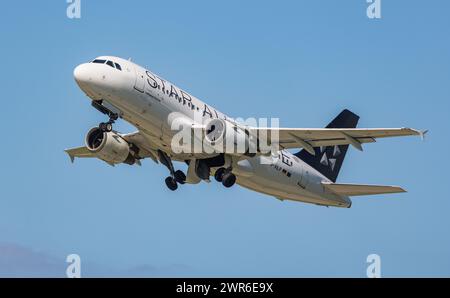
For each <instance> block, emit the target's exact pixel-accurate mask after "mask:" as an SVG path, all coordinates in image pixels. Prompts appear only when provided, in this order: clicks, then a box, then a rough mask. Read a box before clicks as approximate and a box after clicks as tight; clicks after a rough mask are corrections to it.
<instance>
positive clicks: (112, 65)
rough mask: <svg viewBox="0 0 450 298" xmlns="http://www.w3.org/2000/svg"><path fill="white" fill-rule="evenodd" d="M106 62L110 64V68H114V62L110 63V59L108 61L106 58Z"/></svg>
mask: <svg viewBox="0 0 450 298" xmlns="http://www.w3.org/2000/svg"><path fill="white" fill-rule="evenodd" d="M106 64H108V65H109V66H111V67H112V68H115V67H114V63H112V61H109V60H108V61H106Z"/></svg>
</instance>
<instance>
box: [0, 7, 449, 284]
mask: <svg viewBox="0 0 450 298" xmlns="http://www.w3.org/2000/svg"><path fill="white" fill-rule="evenodd" d="M66 7H67V4H66V2H65V1H62V0H60V1H29V2H28V3H24V2H19V1H13V2H8V3H5V4H3V5H2V18H1V19H0V25H1V26H0V34H1V35H0V36H1V40H2V47H0V54H1V57H3V60H2V69H3V71H2V72H0V82H1V86H2V110H3V111H4V112H3V113H2V117H1V118H0V125H1V127H2V129H3V141H2V146H1V147H0V152H1V156H2V157H3V161H2V165H1V167H0V181H1V182H0V183H1V187H0V276H64V274H65V267H66V264H65V263H64V261H65V258H66V256H67V255H69V254H71V253H77V254H79V255H80V257H81V260H82V275H83V276H269V277H272V276H289V277H302V276H354V277H364V276H365V273H366V267H367V264H366V257H367V255H369V254H372V253H377V254H379V255H380V257H381V261H382V267H381V269H382V275H383V276H449V275H450V239H449V237H448V227H449V225H450V217H449V216H448V214H449V211H450V196H449V190H448V189H447V187H446V186H447V185H448V183H449V178H448V170H449V168H450V162H449V159H448V158H447V157H446V151H445V150H446V148H448V147H449V146H450V141H449V138H448V137H447V136H448V129H449V125H448V118H449V116H450V114H449V113H450V104H449V101H450V84H449V79H450V73H449V70H450V40H449V38H448V36H449V33H450V32H449V30H450V19H449V18H448V11H449V9H450V4H449V3H448V1H438V0H434V1H406V0H402V1H400V0H397V1H385V0H383V1H382V19H381V20H370V19H368V18H367V17H366V7H367V4H366V1H365V0H352V1H333V0H327V1H325V0H323V1H313V0H310V1H278V2H273V1H234V0H230V1H221V2H220V3H219V1H87V0H82V7H81V9H82V11H81V19H79V20H71V19H68V18H67V17H66ZM100 55H117V56H121V57H124V58H128V57H132V59H133V60H134V61H135V62H137V63H139V64H141V65H143V66H146V67H148V68H150V69H151V70H152V71H154V72H155V73H157V74H159V75H161V76H163V77H164V78H166V79H169V80H170V81H172V82H174V83H175V84H177V85H178V86H180V87H182V88H184V89H186V90H188V91H189V92H190V93H192V94H194V95H195V96H197V97H199V98H201V99H202V100H204V101H206V102H208V103H210V104H211V105H213V106H214V107H216V108H218V109H220V110H221V111H222V112H224V113H226V114H228V115H230V116H234V117H244V118H247V117H279V118H280V122H281V123H280V124H281V125H282V126H289V127H322V126H324V125H326V124H327V123H328V122H329V120H330V119H332V118H333V117H334V116H335V115H336V114H338V113H339V112H340V111H341V110H342V109H343V108H349V109H350V110H352V111H354V112H355V113H357V114H359V115H360V117H361V120H360V123H359V125H360V127H402V126H408V127H414V128H420V129H429V130H430V133H429V135H428V137H427V139H426V140H425V141H424V142H421V141H420V139H419V138H399V139H389V140H388V139H385V140H380V141H379V142H378V143H376V144H369V145H366V146H365V147H364V149H365V150H364V152H362V153H361V152H358V151H355V150H350V151H349V153H348V155H347V158H346V161H345V163H344V165H343V168H342V170H341V174H340V176H339V178H338V181H340V182H355V183H373V184H397V185H401V186H403V187H405V188H406V189H407V190H408V191H409V192H408V193H407V194H399V195H386V196H377V197H358V198H355V199H354V204H353V207H352V208H351V209H335V208H324V207H318V206H313V205H306V204H302V203H295V202H279V201H277V200H275V199H273V198H271V197H268V196H264V195H262V194H258V193H254V192H251V191H249V190H246V189H243V188H240V187H234V188H232V189H225V188H224V187H222V186H221V185H220V184H218V183H210V184H206V183H202V184H201V185H197V186H189V185H188V186H183V187H180V188H179V190H178V191H176V192H171V191H169V190H167V188H166V186H165V185H164V178H165V177H166V176H167V169H165V168H164V167H162V166H159V165H156V164H155V163H153V162H152V161H151V160H148V161H144V163H143V166H142V167H130V166H127V165H123V166H117V167H115V168H111V167H109V166H108V165H106V164H105V163H103V162H100V161H97V160H78V161H77V162H76V163H75V164H73V165H72V164H71V163H70V161H69V158H68V157H67V156H66V155H65V153H64V151H63V150H64V149H65V148H67V147H73V146H78V145H81V144H82V143H83V139H84V135H85V133H86V132H87V130H88V129H89V128H90V127H92V126H95V125H97V124H98V122H100V121H102V120H104V117H103V116H102V115H101V114H100V113H98V112H97V111H95V110H94V109H93V108H92V107H90V105H89V100H88V98H86V97H85V96H84V95H83V93H82V92H81V91H80V90H79V89H78V88H77V86H76V84H75V82H74V80H73V74H72V72H73V69H74V67H75V66H76V65H77V64H80V63H82V62H85V61H88V60H90V59H92V58H94V57H96V56H100ZM116 128H118V129H119V130H120V131H122V132H130V131H132V130H133V128H132V127H131V126H129V125H127V124H126V123H123V122H120V123H118V124H117V125H116Z"/></svg>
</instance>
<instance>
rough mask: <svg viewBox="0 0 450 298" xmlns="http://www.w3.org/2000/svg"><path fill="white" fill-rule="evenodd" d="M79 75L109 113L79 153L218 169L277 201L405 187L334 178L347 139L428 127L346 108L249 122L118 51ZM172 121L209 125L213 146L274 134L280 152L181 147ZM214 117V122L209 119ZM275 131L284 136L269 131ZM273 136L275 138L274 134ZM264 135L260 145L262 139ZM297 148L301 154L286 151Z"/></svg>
mask: <svg viewBox="0 0 450 298" xmlns="http://www.w3.org/2000/svg"><path fill="white" fill-rule="evenodd" d="M74 77H75V80H76V82H77V84H78V86H79V87H80V88H81V89H82V90H83V91H84V93H85V94H86V95H87V96H88V97H89V98H90V99H91V103H92V106H93V107H95V108H96V109H97V110H99V111H100V112H102V113H104V114H106V115H107V116H108V117H109V121H107V122H104V123H100V125H99V126H98V127H94V128H92V129H91V130H89V132H88V133H87V135H86V138H85V146H83V147H78V148H72V149H67V150H66V152H67V153H68V154H69V156H70V158H71V160H72V162H73V161H74V158H75V157H96V158H99V159H101V160H103V161H105V162H107V163H108V164H110V165H113V166H114V165H115V164H120V163H126V164H129V165H133V164H138V165H140V164H141V163H140V160H141V159H144V158H147V157H149V158H151V159H153V161H155V162H156V163H158V162H161V163H162V164H163V165H165V166H166V167H167V168H168V169H169V171H170V176H169V177H167V178H166V180H165V182H166V185H167V187H168V188H169V189H171V190H175V189H177V187H178V184H185V183H188V184H196V183H199V182H201V181H202V180H203V181H207V182H209V181H210V180H209V178H210V176H211V175H214V177H215V179H216V180H217V181H218V182H221V183H222V184H223V186H225V187H231V186H233V185H234V184H235V183H237V184H239V185H241V186H243V187H246V188H249V189H252V190H254V191H257V192H260V193H264V194H267V195H270V196H273V197H275V198H277V199H279V200H285V199H286V200H294V201H301V202H306V203H312V204H317V205H322V206H335V207H346V208H349V207H350V206H351V204H352V201H351V200H350V198H349V197H351V196H360V195H373V194H386V193H397V192H404V190H403V189H402V188H401V187H397V186H383V185H361V184H342V183H336V178H337V176H338V174H339V170H340V168H341V166H342V163H343V161H344V157H345V154H346V152H347V149H348V147H349V145H351V146H352V147H355V148H356V149H358V150H362V144H363V143H372V142H375V140H376V139H377V138H384V137H397V136H410V135H419V136H422V137H423V135H424V134H425V132H426V131H419V130H415V129H410V128H370V129H362V128H355V127H356V125H357V122H358V120H359V117H358V116H357V115H355V114H354V113H352V112H350V111H348V110H344V111H342V112H341V113H340V114H339V115H338V116H337V117H336V118H335V119H334V120H333V121H331V122H330V124H328V126H327V127H326V128H267V127H248V126H243V125H241V124H240V123H238V122H236V121H234V120H233V119H231V118H229V117H227V116H226V115H224V114H222V113H220V112H219V111H218V110H216V109H214V108H213V107H212V106H210V105H208V104H206V103H204V102H202V101H201V100H199V99H197V98H196V97H194V96H192V95H190V94H189V93H188V92H186V91H185V90H183V89H181V88H179V87H177V86H175V85H173V84H172V83H170V82H169V81H166V80H164V79H163V78H161V77H159V76H157V75H156V74H154V73H152V72H151V71H149V70H147V69H145V68H143V67H141V66H139V65H137V64H135V63H133V62H131V61H130V60H125V59H121V58H118V57H113V56H102V57H98V58H96V59H95V60H93V61H91V62H89V63H84V64H81V65H79V66H77V67H76V68H75V70H74ZM119 118H122V119H124V120H126V121H127V122H129V123H131V124H132V125H134V126H135V127H136V128H137V129H138V130H137V131H136V132H133V133H129V134H122V133H119V132H117V131H115V130H113V127H112V125H113V123H114V121H116V120H117V119H119ZM174 119H177V121H180V119H181V122H182V123H184V124H185V125H187V126H190V127H191V128H192V130H193V131H194V130H195V129H200V130H202V131H203V135H204V141H205V142H206V143H210V144H212V145H214V143H215V142H218V140H219V139H222V141H225V140H224V139H226V138H227V137H229V135H231V134H230V132H233V133H234V134H236V135H238V136H237V137H236V138H240V137H243V138H246V137H248V138H250V135H251V136H254V135H256V136H257V137H256V138H258V136H259V135H264V134H267V135H268V137H267V138H268V140H269V143H270V142H271V144H270V145H276V146H278V147H277V148H279V150H277V151H275V154H274V153H273V152H272V154H267V153H262V152H260V150H259V147H257V148H256V152H255V153H250V152H248V151H246V152H243V153H236V152H231V153H228V152H212V153H208V152H203V151H201V152H187V153H186V152H181V153H180V152H178V150H174V148H173V146H172V145H173V144H172V139H173V137H174V136H175V135H176V133H177V132H178V131H176V130H173V129H172V128H173V127H172V124H173V122H174ZM211 123H212V124H211ZM272 133H276V134H275V135H278V138H277V139H276V140H275V138H273V137H271V135H272ZM271 138H273V140H272V139H271ZM259 141H260V140H259V139H257V140H256V144H259ZM293 148H299V149H301V150H300V151H299V152H298V153H294V154H293V153H291V152H290V151H289V150H287V149H293ZM172 161H180V162H185V163H186V164H188V169H187V173H183V172H182V171H181V170H175V169H174V166H173V163H172Z"/></svg>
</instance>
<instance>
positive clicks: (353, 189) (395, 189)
mask: <svg viewBox="0 0 450 298" xmlns="http://www.w3.org/2000/svg"><path fill="white" fill-rule="evenodd" d="M322 185H323V187H324V188H325V189H326V190H328V191H330V192H333V193H336V194H338V195H343V196H367V195H378V194H386V193H399V192H406V190H404V189H403V188H401V187H399V186H389V185H364V184H342V183H331V182H322Z"/></svg>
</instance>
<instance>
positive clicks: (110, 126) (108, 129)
mask: <svg viewBox="0 0 450 298" xmlns="http://www.w3.org/2000/svg"><path fill="white" fill-rule="evenodd" d="M105 127H106V131H108V132H109V131H112V123H106V125H105Z"/></svg>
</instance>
